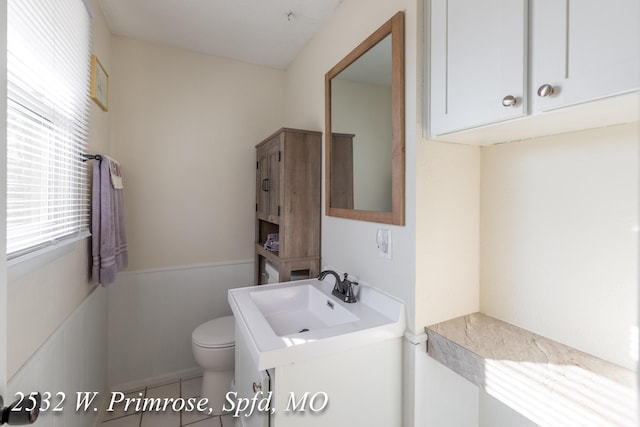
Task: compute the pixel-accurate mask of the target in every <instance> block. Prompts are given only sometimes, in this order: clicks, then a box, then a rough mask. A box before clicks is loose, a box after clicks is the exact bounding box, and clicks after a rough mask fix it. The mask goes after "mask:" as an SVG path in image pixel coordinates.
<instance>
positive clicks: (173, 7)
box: [98, 0, 342, 69]
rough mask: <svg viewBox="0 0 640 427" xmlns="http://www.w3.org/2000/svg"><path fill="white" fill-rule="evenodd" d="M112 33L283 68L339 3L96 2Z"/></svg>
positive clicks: (293, 0)
mask: <svg viewBox="0 0 640 427" xmlns="http://www.w3.org/2000/svg"><path fill="white" fill-rule="evenodd" d="M98 2H99V4H100V8H101V9H102V12H103V14H104V16H105V18H106V20H107V23H108V25H109V28H110V29H111V31H112V33H113V34H116V35H122V36H128V37H133V38H136V39H141V40H146V41H149V42H153V43H159V44H163V45H168V46H173V47H177V48H183V49H189V50H193V51H196V52H201V53H206V54H210V55H215V56H221V57H224V58H230V59H236V60H239V61H244V62H250V63H254V64H260V65H265V66H268V67H272V68H279V69H285V68H286V67H287V66H288V65H289V63H290V62H291V60H293V58H295V56H296V54H297V53H298V52H299V51H300V50H301V49H302V48H303V47H304V46H305V44H306V43H307V42H308V41H309V40H310V39H311V38H312V37H313V35H314V34H315V33H316V31H318V29H319V28H320V26H321V24H322V23H323V22H324V21H326V20H327V19H328V18H329V16H330V15H331V13H332V12H333V10H334V9H335V8H336V7H337V6H338V5H339V4H340V3H341V2H342V0H98Z"/></svg>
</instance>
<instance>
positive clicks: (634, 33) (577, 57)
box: [531, 0, 640, 111]
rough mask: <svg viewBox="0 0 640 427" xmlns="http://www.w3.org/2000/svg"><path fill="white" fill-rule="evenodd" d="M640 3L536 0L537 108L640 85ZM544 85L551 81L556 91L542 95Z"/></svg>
mask: <svg viewBox="0 0 640 427" xmlns="http://www.w3.org/2000/svg"><path fill="white" fill-rule="evenodd" d="M638 4H639V2H638V0H609V1H606V2H601V1H595V0H579V1H571V0H532V8H531V13H532V18H531V22H532V29H531V38H532V42H531V62H532V69H531V90H532V97H533V102H532V104H533V108H534V111H545V110H550V109H553V108H558V107H563V106H567V105H572V104H578V103H581V102H586V101H590V100H594V99H598V98H603V97H607V96H611V95H616V94H621V93H625V92H630V91H633V90H637V89H638V86H639V83H638V81H639V79H640V77H639V76H640V67H639V60H638V56H639V55H638V52H639V51H640V42H639V39H640V37H639V30H638V28H639V25H638V17H639V16H640V12H639V10H638V9H639V8H638ZM543 85H550V86H551V87H552V88H553V89H554V91H553V93H552V94H550V95H547V96H540V95H538V91H539V90H540V88H541V87H542V86H543ZM542 94H543V95H544V93H542Z"/></svg>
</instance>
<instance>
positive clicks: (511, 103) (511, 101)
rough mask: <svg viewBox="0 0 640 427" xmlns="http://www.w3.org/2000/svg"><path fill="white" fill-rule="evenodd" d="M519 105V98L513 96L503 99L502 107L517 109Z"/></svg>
mask: <svg viewBox="0 0 640 427" xmlns="http://www.w3.org/2000/svg"><path fill="white" fill-rule="evenodd" d="M517 103H518V98H516V97H515V96H513V95H507V96H505V97H504V98H502V105H504V106H505V107H515V106H516V104H517Z"/></svg>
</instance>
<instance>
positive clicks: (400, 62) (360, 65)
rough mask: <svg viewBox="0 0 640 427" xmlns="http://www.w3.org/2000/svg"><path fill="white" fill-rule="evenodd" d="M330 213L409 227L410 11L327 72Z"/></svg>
mask: <svg viewBox="0 0 640 427" xmlns="http://www.w3.org/2000/svg"><path fill="white" fill-rule="evenodd" d="M325 120H326V126H325V153H326V183H325V184H326V213H327V215H329V216H335V217H342V218H350V219H356V220H360V221H372V222H381V223H386V224H396V225H404V193H405V184H404V182H405V135H404V126H405V124H404V13H403V12H398V13H397V14H395V15H394V16H393V17H392V18H391V19H390V20H389V21H387V22H385V23H384V24H383V25H382V26H381V27H380V28H378V29H377V30H376V31H375V32H374V33H373V34H371V35H370V36H369V37H368V38H367V39H366V40H364V41H363V42H362V43H360V45H358V46H357V47H356V48H355V49H354V50H353V51H351V53H349V54H348V55H347V56H346V57H344V59H342V60H341V61H340V62H338V64H336V65H335V66H334V67H333V68H332V69H331V70H329V72H327V74H326V75H325Z"/></svg>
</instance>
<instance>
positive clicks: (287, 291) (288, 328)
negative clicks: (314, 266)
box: [249, 284, 358, 336]
mask: <svg viewBox="0 0 640 427" xmlns="http://www.w3.org/2000/svg"><path fill="white" fill-rule="evenodd" d="M249 295H250V297H251V300H252V301H253V303H254V304H255V305H256V306H257V307H258V309H259V310H260V312H261V313H262V315H263V316H264V318H265V319H266V321H267V322H268V323H269V325H270V326H271V329H273V331H274V332H275V334H276V335H277V336H286V335H292V334H297V333H305V332H310V331H315V330H318V329H322V328H329V327H332V326H336V325H340V324H342V323H347V322H355V321H357V320H358V318H357V317H356V316H355V315H354V314H353V313H351V312H350V311H349V310H347V309H346V308H344V307H342V306H340V305H338V304H336V303H335V301H332V300H331V299H329V297H328V296H327V295H325V294H324V293H322V292H321V291H320V290H318V289H317V288H316V287H314V286H312V285H309V284H300V285H298V286H289V287H285V288H277V289H270V290H257V291H254V292H250V293H249Z"/></svg>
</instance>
